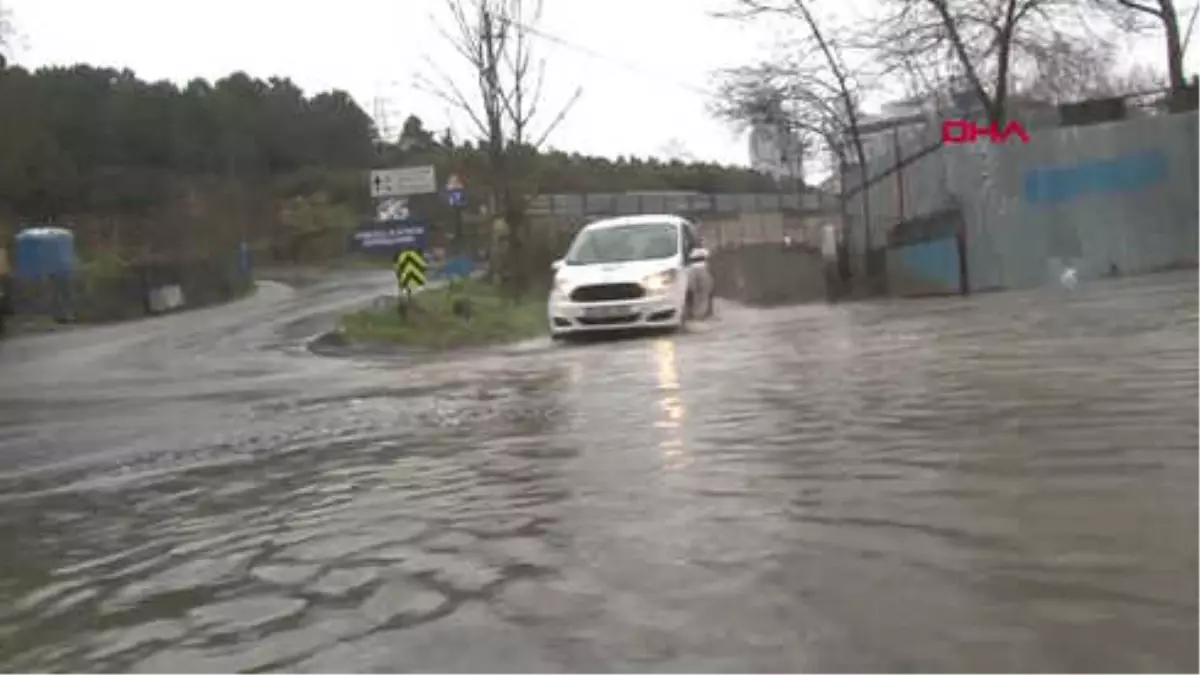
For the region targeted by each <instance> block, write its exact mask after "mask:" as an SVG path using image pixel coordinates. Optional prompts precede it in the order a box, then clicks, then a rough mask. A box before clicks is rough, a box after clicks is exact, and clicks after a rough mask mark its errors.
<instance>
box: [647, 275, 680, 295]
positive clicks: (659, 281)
mask: <svg viewBox="0 0 1200 675" xmlns="http://www.w3.org/2000/svg"><path fill="white" fill-rule="evenodd" d="M676 274H677V272H676V271H675V270H665V271H662V272H659V273H657V274H651V275H650V276H648V277H646V278H645V279H642V285H643V286H645V287H646V290H648V291H650V292H651V293H661V292H663V291H665V290H667V289H668V288H670V287H671V286H672V285H673V284H674V283H675V276H676Z"/></svg>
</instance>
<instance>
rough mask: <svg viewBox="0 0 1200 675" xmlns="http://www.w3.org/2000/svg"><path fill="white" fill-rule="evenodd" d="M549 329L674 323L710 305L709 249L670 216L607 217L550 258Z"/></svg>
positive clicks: (564, 332)
mask: <svg viewBox="0 0 1200 675" xmlns="http://www.w3.org/2000/svg"><path fill="white" fill-rule="evenodd" d="M554 270H555V275H554V286H553V288H552V289H551V291H550V299H549V302H547V312H546V313H547V319H548V321H549V323H550V335H551V336H552V337H554V338H556V339H557V338H562V337H566V336H569V335H573V334H578V333H587V332H595V331H604V330H619V329H628V328H679V327H681V326H683V325H684V324H685V323H686V322H687V321H688V320H689V319H692V318H701V317H707V316H709V315H711V314H712V308H713V280H712V275H711V274H710V273H709V270H708V251H707V250H705V249H704V248H703V247H701V242H700V237H699V236H698V234H697V232H696V227H695V226H694V225H693V224H692V223H691V222H689V221H688V220H686V219H684V218H680V217H679V216H671V215H641V216H626V217H622V218H611V219H608V220H601V221H597V222H594V223H591V224H589V225H587V226H586V227H584V228H583V229H582V230H580V231H579V234H577V235H575V239H574V241H572V242H571V246H570V248H569V249H568V250H567V255H566V256H565V257H563V258H562V259H561V260H557V261H555V262H554Z"/></svg>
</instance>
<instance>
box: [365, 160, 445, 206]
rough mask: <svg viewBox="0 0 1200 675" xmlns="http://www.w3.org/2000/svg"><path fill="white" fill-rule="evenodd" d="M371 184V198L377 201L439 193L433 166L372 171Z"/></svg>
mask: <svg viewBox="0 0 1200 675" xmlns="http://www.w3.org/2000/svg"><path fill="white" fill-rule="evenodd" d="M369 182H370V187H371V196H372V197H374V198H376V199H379V198H381V197H408V196H410V195H425V194H429V193H431V192H437V176H436V175H435V173H434V170H433V166H432V165H429V166H410V167H405V168H401V169H383V170H379V171H372V172H371V176H370V178H369Z"/></svg>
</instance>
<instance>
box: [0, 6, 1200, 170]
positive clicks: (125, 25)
mask: <svg viewBox="0 0 1200 675" xmlns="http://www.w3.org/2000/svg"><path fill="white" fill-rule="evenodd" d="M870 1H871V0H853V1H852V2H838V3H832V4H833V5H837V6H842V7H845V6H848V5H855V6H856V9H858V10H860V13H861V10H862V9H863V8H867V7H868V6H869V5H870ZM729 3H730V0H602V1H601V0H545V10H544V13H543V17H542V21H541V22H540V24H539V27H540V29H541V30H542V31H544V32H545V33H546V34H548V35H551V36H553V37H555V38H557V39H558V40H559V41H560V42H554V41H550V40H545V39H539V41H538V43H537V47H538V49H539V54H540V55H542V56H544V57H545V58H546V60H547V62H548V65H547V75H546V78H547V83H546V90H547V93H546V102H545V106H546V109H547V115H546V116H545V119H547V120H548V119H549V117H550V116H551V115H550V112H551V111H552V109H553V108H555V107H556V104H561V103H563V102H565V101H566V100H567V99H568V98H569V97H570V94H571V92H572V91H573V90H574V88H575V87H579V86H581V87H583V97H582V98H581V99H580V101H579V103H578V104H577V106H576V107H575V108H574V110H573V111H572V113H571V114H570V116H569V117H568V118H567V120H566V121H565V122H564V123H563V125H562V126H560V127H559V129H558V130H557V131H556V133H555V134H554V136H553V137H552V138H551V145H554V146H556V147H560V148H563V149H567V150H576V151H579V152H583V153H589V154H601V155H608V156H613V157H615V156H617V155H621V154H626V155H628V154H636V155H642V156H645V155H650V154H655V155H662V154H669V153H670V152H672V151H674V152H678V151H679V150H680V149H686V151H687V152H688V153H690V154H691V155H693V156H695V157H696V158H699V159H706V160H715V161H720V162H727V163H738V164H745V163H747V161H748V156H747V152H748V151H747V142H746V139H745V136H744V134H736V133H734V132H733V131H732V130H730V129H729V127H728V126H727V125H725V124H723V123H721V122H719V121H716V120H714V119H712V117H711V116H710V115H709V113H708V111H707V103H708V100H709V99H708V97H707V96H706V94H705V92H706V91H708V90H710V89H711V86H712V73H713V71H714V70H716V69H719V68H723V67H727V66H734V65H738V64H742V63H747V62H752V61H754V60H756V59H757V58H761V57H763V56H765V55H767V54H769V53H770V46H771V44H772V43H773V40H774V37H775V36H773V35H772V34H771V32H768V28H767V27H763V26H755V27H747V26H740V25H738V24H735V23H732V22H730V21H728V20H722V19H717V18H713V17H712V16H711V15H710V12H711V11H712V10H714V9H719V8H723V7H728V6H729ZM0 4H3V5H5V6H6V7H7V8H9V9H10V10H11V13H12V17H11V19H12V21H13V23H14V24H15V25H16V27H17V28H18V30H19V33H20V36H21V38H22V39H21V40H20V44H19V45H18V47H19V48H18V51H17V53H16V54H15V59H14V60H15V61H16V62H17V63H20V64H22V65H25V66H29V67H37V66H42V65H49V64H71V63H78V62H87V63H91V64H97V65H109V66H118V67H128V68H131V69H133V70H134V71H136V72H137V74H138V75H139V76H141V77H143V78H145V79H170V80H175V81H179V82H183V81H186V80H187V79H189V78H192V77H197V76H199V77H205V78H209V79H216V78H219V77H222V76H224V75H227V74H229V73H230V72H233V71H236V70H243V71H245V72H247V73H249V74H251V75H254V76H258V77H268V76H271V75H283V76H287V77H291V78H292V79H293V80H295V81H296V82H297V83H298V84H299V85H300V86H302V87H304V88H305V89H306V90H307V91H309V92H310V93H311V92H313V91H316V90H322V89H329V88H340V89H345V90H347V91H349V92H350V93H351V94H352V95H353V96H354V97H355V99H357V100H358V102H359V104H360V105H362V107H363V109H364V110H366V111H367V112H368V113H373V112H374V110H375V107H374V101H375V99H376V98H382V99H384V100H386V101H387V106H386V109H387V111H388V114H389V119H390V123H391V125H392V127H393V128H398V127H399V124H400V123H401V122H402V121H403V118H404V116H407V115H408V114H412V113H415V114H417V115H419V116H420V117H421V118H422V119H423V120H424V121H425V123H426V125H427V126H428V127H430V128H433V129H444V128H446V127H447V126H451V127H453V128H454V129H455V131H456V132H457V133H458V134H460V135H466V134H470V133H471V132H472V130H471V128H470V126H469V124H468V123H467V122H466V120H465V118H464V117H463V116H462V115H461V114H458V113H457V112H456V111H453V110H451V109H449V108H448V107H447V106H446V105H445V104H444V103H442V102H440V101H439V100H437V99H436V98H434V97H432V96H430V95H429V94H426V93H424V92H421V91H419V90H417V89H415V88H414V86H413V85H414V80H415V78H416V77H417V76H418V75H419V74H420V73H422V72H428V71H429V68H430V67H429V66H428V65H427V63H426V59H430V60H432V61H434V62H435V63H437V64H439V67H441V68H443V69H445V70H446V71H447V72H450V73H451V74H454V75H457V76H459V77H462V76H463V75H464V74H466V73H467V71H465V70H464V69H463V67H462V64H461V63H460V61H459V60H458V59H457V57H456V56H455V55H454V54H453V52H452V51H451V50H450V48H449V46H448V44H447V42H446V39H445V38H444V37H443V36H442V35H441V34H440V33H439V32H438V29H437V25H438V24H439V23H440V24H441V25H443V26H449V25H450V24H449V19H448V14H447V12H446V10H445V0H340V1H339V2H320V1H317V0H313V1H312V2H296V1H295V0H292V1H290V2H285V1H284V0H204V2H181V1H178V0H105V1H104V2H97V1H96V0H0ZM826 6H829V3H826ZM1190 7H1191V3H1181V8H1180V13H1181V15H1183V16H1181V19H1185V18H1186V14H1185V12H1186V10H1187V9H1189V8H1190ZM562 43H565V45H569V46H564V44H562ZM1190 52H1191V53H1190V54H1189V56H1188V59H1187V61H1188V64H1189V66H1190V67H1189V72H1193V73H1194V72H1196V70H1197V68H1196V66H1197V59H1196V50H1194V49H1193V50H1190ZM1131 58H1132V59H1134V60H1139V59H1141V60H1147V61H1148V62H1149V63H1152V64H1154V65H1156V66H1158V65H1160V64H1161V61H1162V56H1161V47H1160V46H1159V44H1157V43H1156V42H1149V43H1147V44H1143V45H1140V46H1138V47H1136V48H1135V49H1134V50H1133V51H1132V52H1131ZM877 103H878V102H876V104H877Z"/></svg>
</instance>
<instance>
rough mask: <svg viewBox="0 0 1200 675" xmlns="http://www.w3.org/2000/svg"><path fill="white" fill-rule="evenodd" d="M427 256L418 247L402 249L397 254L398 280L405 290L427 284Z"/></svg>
mask: <svg viewBox="0 0 1200 675" xmlns="http://www.w3.org/2000/svg"><path fill="white" fill-rule="evenodd" d="M425 267H426V266H425V257H424V256H423V255H421V252H420V251H418V250H416V249H408V250H406V251H401V252H400V255H398V256H396V281H397V282H398V283H399V284H400V288H401V289H403V290H406V291H407V290H409V289H411V288H412V287H413V286H416V287H418V288H419V287H421V286H424V285H425Z"/></svg>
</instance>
